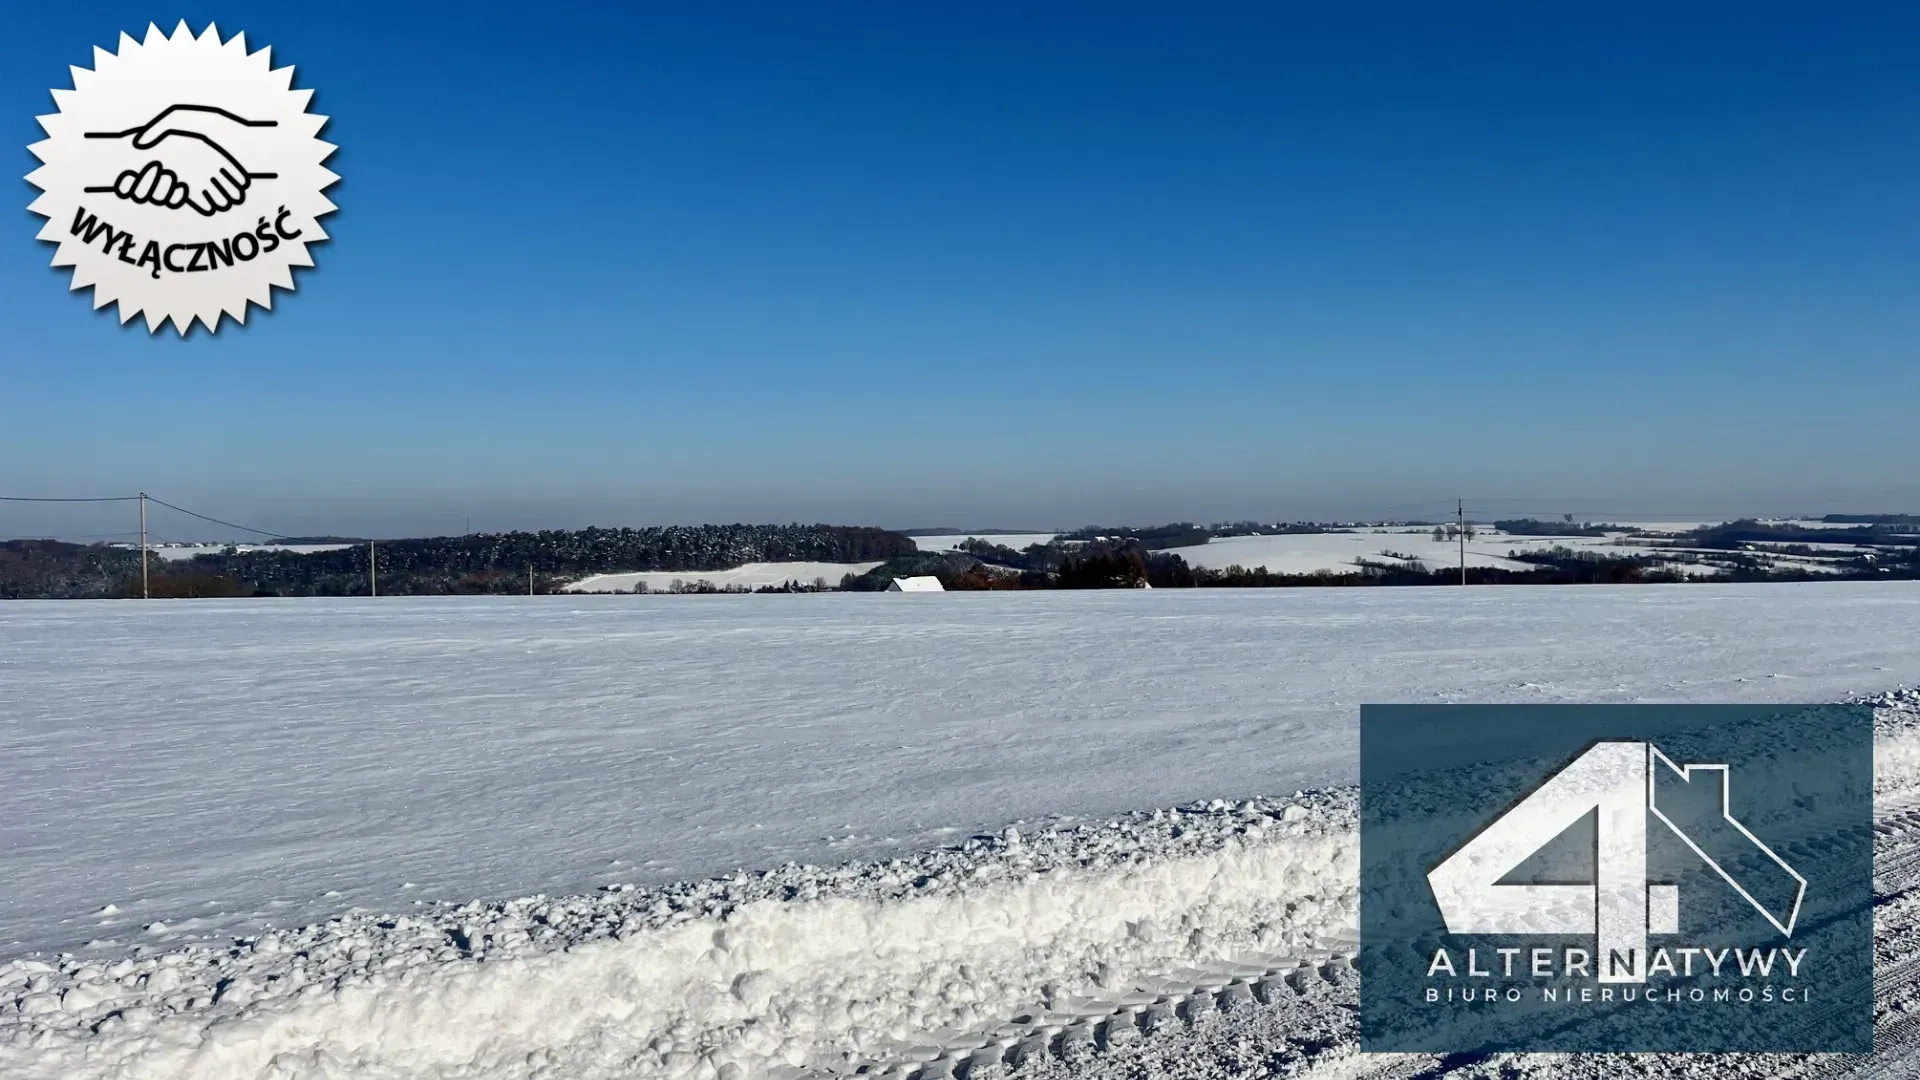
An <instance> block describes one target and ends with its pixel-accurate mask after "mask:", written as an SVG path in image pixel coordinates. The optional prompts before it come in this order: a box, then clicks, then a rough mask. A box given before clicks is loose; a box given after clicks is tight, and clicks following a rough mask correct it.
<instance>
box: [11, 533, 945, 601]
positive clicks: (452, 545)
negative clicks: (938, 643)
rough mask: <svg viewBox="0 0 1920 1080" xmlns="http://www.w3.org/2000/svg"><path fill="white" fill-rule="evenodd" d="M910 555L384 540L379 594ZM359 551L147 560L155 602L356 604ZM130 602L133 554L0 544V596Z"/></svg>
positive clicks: (510, 537) (557, 538) (847, 548)
mask: <svg viewBox="0 0 1920 1080" xmlns="http://www.w3.org/2000/svg"><path fill="white" fill-rule="evenodd" d="M916 550H918V549H917V548H916V547H915V545H914V543H913V541H912V540H910V539H908V538H907V537H905V536H902V535H900V534H899V533H894V532H887V531H886V530H884V529H875V528H867V527H860V526H846V525H697V526H666V527H661V528H649V529H578V530H564V531H562V530H548V531H542V532H513V533H488V534H483V535H477V536H438V537H427V538H422V539H412V540H383V541H380V542H379V543H377V544H376V545H375V547H374V552H375V558H376V559H377V560H378V561H377V564H376V568H377V571H378V575H377V576H378V582H379V589H380V592H381V593H382V594H396V595H416V596H417V595H446V594H462V593H524V592H526V591H527V575H528V571H529V570H531V571H532V573H533V578H534V588H535V589H536V591H540V592H552V591H554V590H555V589H557V588H558V587H559V586H560V585H563V584H565V583H567V582H569V581H575V580H578V579H579V578H582V577H585V576H587V575H589V574H599V573H608V572H618V571H631V570H687V571H702V570H729V569H732V568H733V567H736V566H740V565H742V564H743V563H750V562H839V563H847V562H874V561H878V560H882V559H892V558H899V557H901V556H904V555H909V554H911V553H913V552H914V551H916ZM367 559H368V553H367V548H366V545H364V544H359V545H356V546H353V547H348V548H340V549H336V550H333V551H317V552H312V553H309V554H299V553H296V552H290V551H246V552H236V553H233V554H221V553H214V554H204V555H196V556H194V557H193V558H191V559H183V560H179V561H177V562H166V561H162V560H160V559H158V558H156V559H154V560H152V562H151V563H150V564H149V568H148V576H149V580H150V589H151V592H152V594H153V595H155V596H365V595H367V592H368V587H369V586H368V580H367V579H368V573H367V570H368V567H367ZM138 595H140V553H139V552H138V551H135V550H131V549H128V548H123V547H107V546H104V545H98V544H95V545H84V546H83V545H80V544H68V543H62V542H60V541H54V540H10V541H6V542H5V543H0V598H14V599H18V598H51V599H65V598H85V597H111V596H138Z"/></svg>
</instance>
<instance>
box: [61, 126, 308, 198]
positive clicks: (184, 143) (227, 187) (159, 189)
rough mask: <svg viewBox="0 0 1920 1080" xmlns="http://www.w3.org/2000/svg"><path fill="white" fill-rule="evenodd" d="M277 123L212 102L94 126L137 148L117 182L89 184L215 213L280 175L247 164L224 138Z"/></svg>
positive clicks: (97, 134) (99, 135)
mask: <svg viewBox="0 0 1920 1080" xmlns="http://www.w3.org/2000/svg"><path fill="white" fill-rule="evenodd" d="M277 123H278V122H277V121H274V120H248V119H245V118H243V117H239V116H235V115H234V114H233V113H230V112H228V111H227V110H225V109H222V108H219V107H217V106H213V105H170V106H168V107H167V108H165V109H163V110H161V111H160V113H159V114H158V115H157V116H155V117H154V118H153V119H151V120H149V121H147V122H146V123H144V124H142V125H140V126H139V127H133V128H128V129H127V130H125V131H89V132H87V133H86V134H87V138H89V139H121V140H125V143H126V145H127V146H128V148H129V149H130V150H132V151H133V153H131V154H129V155H128V157H129V159H130V161H131V164H130V165H129V167H127V168H125V169H123V170H121V172H120V175H119V176H117V177H115V178H114V181H113V183H111V184H100V185H96V186H93V187H89V188H87V189H86V190H87V191H89V192H95V193H108V192H110V193H112V194H113V195H116V196H118V197H119V198H122V199H125V200H127V201H128V202H133V203H145V204H147V205H151V206H158V207H164V208H166V209H169V210H179V209H183V208H184V209H191V210H193V211H194V212H195V213H197V214H200V215H201V216H202V217H212V216H213V215H215V214H218V213H220V212H221V211H223V210H230V209H232V208H233V207H236V206H239V205H240V204H241V203H244V202H246V201H247V189H248V188H249V187H251V186H252V185H253V182H254V181H255V180H271V179H273V178H274V177H275V176H276V175H278V174H276V173H270V172H252V171H250V170H248V169H247V167H246V166H244V165H242V164H240V160H239V159H238V158H236V157H235V156H234V155H233V153H232V152H231V151H229V150H228V149H227V147H226V146H224V145H222V143H221V140H223V139H224V140H225V141H226V142H227V143H228V144H232V143H233V142H234V138H233V136H234V135H236V134H238V133H239V132H240V131H241V130H242V129H245V128H263V127H275V126H277ZM143 158H144V160H142V159H143Z"/></svg>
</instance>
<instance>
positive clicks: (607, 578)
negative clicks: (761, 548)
mask: <svg viewBox="0 0 1920 1080" xmlns="http://www.w3.org/2000/svg"><path fill="white" fill-rule="evenodd" d="M879 565H880V564H879V563H877V562H860V563H824V562H771V563H747V564H746V565H744V566H736V567H734V568H733V569H731V570H648V571H645V572H642V573H629V574H595V575H593V576H592V577H587V578H582V579H581V580H579V581H576V582H574V583H573V584H571V585H568V586H566V591H568V592H632V591H633V587H634V586H635V585H636V584H639V583H641V582H645V583H646V586H647V589H648V590H649V591H651V592H666V591H668V590H669V589H671V588H673V583H674V582H676V581H678V582H680V583H682V584H685V585H694V584H697V583H699V582H707V583H709V584H711V585H713V586H714V587H715V588H720V589H724V588H727V587H728V586H730V585H737V586H740V587H742V588H747V589H757V588H760V587H761V586H763V585H785V584H786V583H787V582H790V581H797V582H799V583H801V584H802V585H810V584H812V583H813V581H814V580H815V579H816V578H824V579H825V580H826V583H827V584H828V585H830V586H835V587H838V586H839V584H840V579H841V578H843V577H845V576H846V575H848V574H864V573H866V572H867V571H869V570H871V569H873V568H874V567H876V566H879Z"/></svg>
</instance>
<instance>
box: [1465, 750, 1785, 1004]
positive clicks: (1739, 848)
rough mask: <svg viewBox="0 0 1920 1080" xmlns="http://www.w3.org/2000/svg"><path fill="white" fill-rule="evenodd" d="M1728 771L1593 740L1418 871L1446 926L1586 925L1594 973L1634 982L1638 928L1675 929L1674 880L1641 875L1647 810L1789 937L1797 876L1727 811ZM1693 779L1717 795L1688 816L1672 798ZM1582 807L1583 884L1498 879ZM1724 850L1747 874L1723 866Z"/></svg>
mask: <svg viewBox="0 0 1920 1080" xmlns="http://www.w3.org/2000/svg"><path fill="white" fill-rule="evenodd" d="M1656 764H1658V765H1660V766H1665V770H1666V771H1665V772H1662V771H1660V770H1659V769H1657V768H1656ZM1728 779H1729V777H1728V769H1727V766H1725V765H1686V766H1682V765H1676V764H1674V762H1673V760H1672V759H1671V758H1669V757H1667V755H1665V754H1663V753H1661V752H1660V750H1659V749H1658V748H1657V747H1655V746H1654V745H1653V744H1652V743H1646V742H1601V743H1595V744H1594V745H1593V746H1591V747H1589V748H1587V750H1586V751H1585V752H1583V753H1582V754H1581V755H1580V756H1579V757H1577V758H1575V759H1574V760H1573V761H1572V762H1570V763H1569V764H1568V765H1567V766H1566V767H1565V768H1563V769H1561V770H1560V771H1559V772H1557V773H1555V774H1553V776H1551V777H1549V778H1548V780H1547V782H1546V783H1544V784H1542V785H1541V786H1540V787H1539V788H1537V789H1536V790H1535V791H1534V792H1533V793H1532V794H1530V795H1528V796H1527V797H1526V798H1525V799H1522V800H1521V801H1520V802H1519V803H1518V804H1516V805H1515V806H1514V807H1512V808H1511V809H1509V810H1508V811H1507V812H1506V813H1505V814H1502V815H1501V816H1500V817H1498V818H1496V819H1495V820H1494V821H1493V822H1492V823H1491V824H1489V825H1488V826H1487V827H1486V828H1485V829H1483V830H1481V831H1480V833H1479V834H1478V835H1476V836H1475V837H1473V839H1471V840H1469V841H1467V843H1466V844H1465V845H1463V846H1462V847H1461V848H1460V849H1459V850H1458V851H1456V852H1454V853H1453V854H1452V855H1450V856H1448V857H1447V858H1446V859H1445V860H1444V861H1443V862H1441V863H1440V865H1438V866H1436V867H1434V868H1433V870H1432V871H1431V872H1430V873H1428V874H1427V884H1428V885H1429V886H1430V887H1431V888H1432V889H1433V897H1434V900H1435V902H1436V903H1438V905H1439V908H1440V915H1441V917H1442V918H1443V919H1445V920H1446V924H1447V932H1448V933H1452V934H1592V935H1593V936H1594V946H1595V956H1596V958H1597V959H1602V962H1601V964H1600V965H1599V966H1600V971H1601V973H1600V975H1599V980H1600V981H1601V982H1635V983H1638V982H1645V981H1646V955H1647V935H1649V934H1674V933H1678V932H1679V930H1680V897H1679V890H1678V888H1677V887H1675V886H1673V885H1667V884H1661V883H1649V882H1648V881H1647V818H1648V816H1649V815H1651V816H1652V817H1654V818H1657V819H1659V821H1660V822H1661V824H1663V825H1665V826H1666V827H1667V828H1668V829H1670V830H1672V832H1673V834H1674V835H1675V836H1677V837H1679V838H1680V840H1681V842H1683V843H1685V844H1686V845H1687V847H1688V848H1690V849H1691V850H1692V851H1693V852H1694V854H1696V855H1698V856H1699V857H1700V858H1701V859H1703V860H1705V862H1706V863H1707V865H1708V866H1710V867H1712V868H1713V869H1714V871H1715V872H1716V873H1718V874H1719V875H1720V876H1721V877H1722V878H1723V879H1725V880H1726V882H1727V884H1729V885H1731V886H1733V888H1734V890H1735V891H1737V892H1738V893H1739V894H1740V895H1741V896H1742V897H1743V898H1745V899H1746V901H1747V902H1748V903H1749V904H1752V905H1753V907H1754V909H1755V910H1757V911H1759V912H1760V914H1762V915H1764V916H1766V919H1767V921H1768V922H1769V923H1771V924H1772V925H1773V927H1774V928H1775V929H1776V930H1779V931H1780V933H1782V934H1783V935H1786V936H1788V937H1792V936H1793V925H1794V922H1795V920H1796V919H1798V918H1799V915H1800V902H1801V900H1802V899H1803V898H1804V897H1805V895H1806V890H1807V881H1806V879H1805V878H1803V877H1801V876H1800V874H1799V873H1798V872H1797V871H1795V870H1794V869H1793V867H1791V866H1788V865H1787V863H1786V861H1785V860H1784V859H1782V858H1780V856H1778V855H1776V854H1774V852H1773V849H1772V848H1769V847H1768V846H1767V845H1766V844H1764V843H1762V842H1761V841H1760V838H1759V837H1757V836H1755V835H1753V833H1752V832H1750V831H1748V829H1747V827H1746V826H1744V825H1742V824H1740V822H1738V821H1737V820H1735V819H1734V817H1733V814H1732V812H1731V810H1730V809H1729V803H1728V791H1727V789H1728ZM1662 780H1664V781H1665V784H1664V786H1665V787H1666V788H1667V789H1668V790H1669V791H1670V792H1674V793H1676V794H1675V795H1673V796H1670V798H1669V800H1668V804H1669V805H1668V807H1667V809H1665V810H1663V809H1662V807H1661V805H1660V803H1659V801H1658V799H1657V794H1656V792H1657V789H1658V788H1659V787H1661V786H1663V785H1662V784H1661V783H1660V781H1662ZM1696 780H1699V781H1702V782H1703V783H1702V787H1703V788H1705V789H1706V792H1705V793H1706V794H1709V795H1712V794H1717V795H1718V803H1717V806H1718V814H1717V815H1716V814H1713V813H1705V814H1694V815H1691V816H1688V815H1686V814H1685V813H1684V812H1683V811H1681V810H1679V809H1677V808H1676V807H1675V805H1674V804H1675V803H1682V802H1686V801H1698V798H1697V796H1696V798H1695V799H1692V800H1689V799H1687V796H1688V795H1689V794H1691V793H1695V792H1697V791H1698V790H1699V789H1695V788H1693V786H1692V785H1693V784H1694V783H1695V781H1696ZM1715 781H1717V789H1716V787H1715V784H1714V782H1715ZM1670 810H1671V811H1674V813H1673V814H1672V815H1670V814H1669V812H1668V811H1670ZM1589 813H1595V814H1596V822H1597V826H1598V827H1597V834H1598V835H1597V843H1596V846H1595V851H1594V869H1593V881H1592V882H1591V883H1590V884H1581V885H1564V884H1550V885H1549V884H1501V883H1500V882H1501V879H1502V878H1504V877H1506V876H1507V875H1508V874H1510V873H1512V872H1513V870H1514V869H1515V868H1516V867H1518V866H1519V865H1520V864H1521V863H1523V862H1525V861H1526V860H1527V859H1528V858H1529V857H1531V856H1532V855H1533V854H1534V853H1535V852H1537V851H1539V850H1540V849H1541V848H1542V847H1543V846H1545V845H1546V844H1547V843H1548V842H1549V841H1551V840H1553V839H1554V838H1555V837H1556V836H1559V835H1560V834H1561V833H1562V832H1564V831H1565V830H1566V829H1567V828H1568V827H1569V826H1572V825H1573V824H1575V823H1577V822H1578V821H1579V820H1580V819H1581V818H1583V817H1585V816H1586V815H1587V814H1589ZM1676 816H1678V817H1680V818H1681V819H1682V820H1681V821H1680V822H1676V821H1675V820H1674V819H1675V817H1676ZM1683 823H1684V826H1685V827H1683ZM1735 860H1738V861H1739V862H1740V864H1741V869H1742V871H1743V873H1744V874H1745V875H1746V877H1747V881H1746V883H1743V882H1742V881H1741V880H1738V879H1736V878H1735V876H1734V875H1733V874H1732V873H1729V872H1728V870H1727V869H1726V865H1727V864H1728V863H1730V862H1733V861H1735ZM1749 868H1751V869H1749ZM1756 877H1758V878H1759V879H1760V880H1755V878H1756ZM1749 886H1752V887H1751V888H1750V887H1749ZM1756 895H1760V896H1767V897H1769V898H1774V899H1773V900H1772V903H1773V906H1774V907H1776V908H1780V909H1782V910H1781V911H1780V913H1779V914H1776V913H1775V911H1773V910H1769V905H1768V903H1763V902H1762V901H1761V900H1759V899H1756ZM1789 896H1790V897H1791V900H1790V902H1789V901H1788V900H1787V897H1789Z"/></svg>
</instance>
